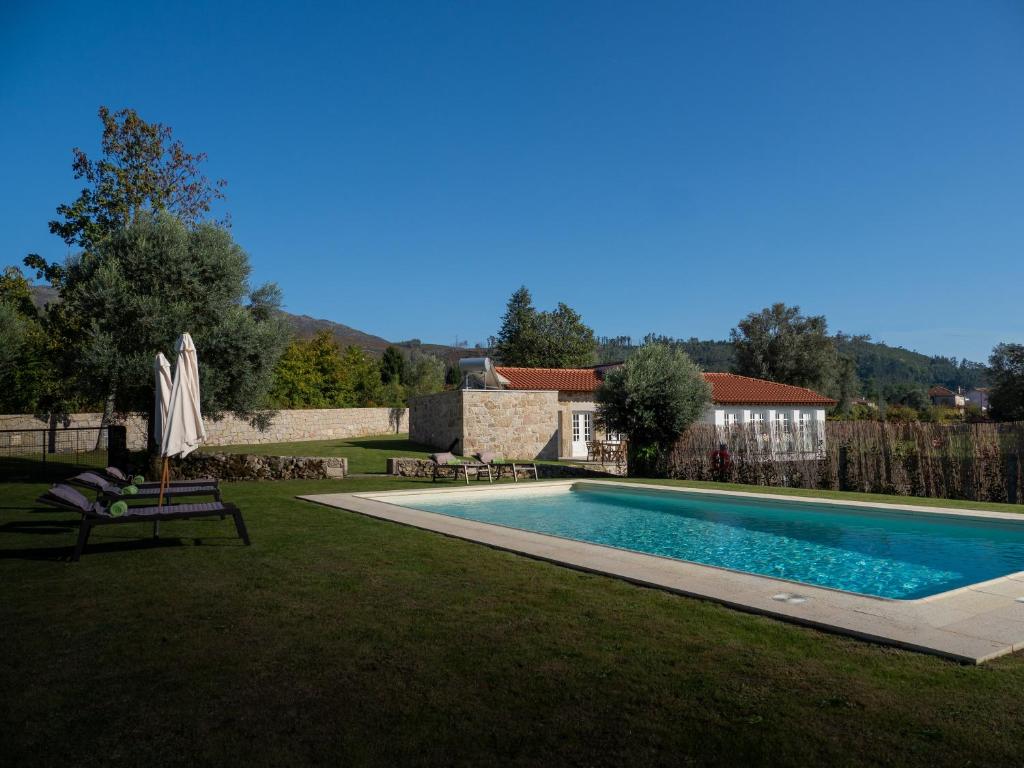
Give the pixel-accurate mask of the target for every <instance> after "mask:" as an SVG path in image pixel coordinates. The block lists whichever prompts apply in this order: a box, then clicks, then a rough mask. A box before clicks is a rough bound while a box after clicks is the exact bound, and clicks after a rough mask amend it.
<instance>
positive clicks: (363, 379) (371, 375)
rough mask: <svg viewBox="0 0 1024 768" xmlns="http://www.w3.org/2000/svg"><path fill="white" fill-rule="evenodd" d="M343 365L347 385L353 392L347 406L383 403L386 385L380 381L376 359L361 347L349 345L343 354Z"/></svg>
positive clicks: (368, 406) (364, 406)
mask: <svg viewBox="0 0 1024 768" xmlns="http://www.w3.org/2000/svg"><path fill="white" fill-rule="evenodd" d="M341 367H342V370H343V373H344V376H345V379H346V383H345V386H346V387H347V388H348V390H349V392H350V393H351V395H350V400H349V402H348V403H346V406H347V407H354V408H372V407H374V406H378V405H381V404H383V402H384V385H383V384H381V381H380V368H379V367H378V365H377V361H376V360H374V359H373V358H372V357H370V356H369V355H368V354H366V353H365V352H364V351H363V350H361V349H360V348H359V347H357V346H355V345H349V346H347V347H345V351H344V352H342V354H341Z"/></svg>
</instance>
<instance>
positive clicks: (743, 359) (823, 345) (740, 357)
mask: <svg viewBox="0 0 1024 768" xmlns="http://www.w3.org/2000/svg"><path fill="white" fill-rule="evenodd" d="M729 337H730V339H731V341H732V343H733V346H734V347H735V349H736V368H735V370H736V373H739V374H742V375H744V376H753V377H755V378H759V379H768V380H769V381H777V382H780V383H782V384H793V385H796V386H798V387H809V388H811V389H816V390H825V389H828V388H829V387H830V386H831V384H832V382H833V381H834V369H835V366H836V349H835V344H834V342H833V340H832V339H831V338H830V337H829V335H828V324H827V323H826V321H825V317H824V315H816V316H812V317H807V316H805V315H802V314H800V307H787V306H786V305H785V304H782V303H778V304H773V305H772V306H770V307H766V308H765V309H762V310H761V311H760V312H751V313H750V314H749V315H747V316H746V317H745V318H744V319H743V320H740V322H739V324H738V326H737V327H736V328H733V329H732V331H731V332H730V334H729Z"/></svg>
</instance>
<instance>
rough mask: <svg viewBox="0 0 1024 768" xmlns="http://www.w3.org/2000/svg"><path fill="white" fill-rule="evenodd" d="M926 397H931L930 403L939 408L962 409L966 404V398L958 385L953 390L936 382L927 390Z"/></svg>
mask: <svg viewBox="0 0 1024 768" xmlns="http://www.w3.org/2000/svg"><path fill="white" fill-rule="evenodd" d="M928 397H929V398H931V401H932V405H934V406H938V407H940V408H956V409H957V410H959V411H962V410H963V409H964V407H966V405H967V399H966V398H965V397H964V393H963V391H962V390H961V389H960V387H957V388H956V392H954V391H953V390H951V389H948V388H947V387H943V386H940V385H938V384H937V385H935V386H934V387H932V388H931V389H929V390H928Z"/></svg>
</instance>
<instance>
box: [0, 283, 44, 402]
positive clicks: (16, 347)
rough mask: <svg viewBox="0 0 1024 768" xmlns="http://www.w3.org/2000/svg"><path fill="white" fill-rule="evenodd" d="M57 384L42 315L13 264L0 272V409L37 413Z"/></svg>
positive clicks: (27, 286)
mask: <svg viewBox="0 0 1024 768" xmlns="http://www.w3.org/2000/svg"><path fill="white" fill-rule="evenodd" d="M56 388H57V377H56V375H55V374H54V369H53V360H52V355H51V354H50V349H49V345H48V343H47V337H46V332H45V330H44V328H43V325H42V319H41V318H40V316H39V313H38V312H37V310H36V307H35V304H34V303H33V302H32V294H31V291H30V288H29V283H28V280H26V279H25V276H24V275H23V274H22V273H21V270H20V269H18V268H17V267H14V266H10V267H6V268H5V269H4V271H3V273H2V274H0V413H39V412H41V411H43V410H44V408H45V405H46V403H47V401H48V400H49V398H50V397H51V396H52V393H53V392H54V391H55V390H56Z"/></svg>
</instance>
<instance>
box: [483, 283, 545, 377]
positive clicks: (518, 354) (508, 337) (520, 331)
mask: <svg viewBox="0 0 1024 768" xmlns="http://www.w3.org/2000/svg"><path fill="white" fill-rule="evenodd" d="M537 333H538V332H537V310H536V309H534V306H533V298H532V297H531V296H530V291H529V290H528V289H527V287H526V286H525V285H524V286H521V287H520V288H519V290H517V291H516V292H515V293H513V294H512V296H511V297H510V298H509V300H508V305H507V306H506V307H505V314H504V315H503V316H502V318H501V328H500V329H499V330H498V335H497V337H495V339H493V341H492V343H491V344H490V346H491V347H493V348H494V353H495V355H496V356H497V357H498V359H499V360H500V361H501V362H502V363H503V364H505V365H513V366H523V367H530V365H531V363H530V361H531V360H532V359H533V356H534V354H535V350H536V348H537Z"/></svg>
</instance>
